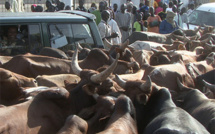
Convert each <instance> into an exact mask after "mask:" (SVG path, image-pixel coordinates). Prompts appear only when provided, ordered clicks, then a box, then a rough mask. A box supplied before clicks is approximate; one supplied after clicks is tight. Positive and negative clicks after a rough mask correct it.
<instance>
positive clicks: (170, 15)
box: [166, 11, 176, 28]
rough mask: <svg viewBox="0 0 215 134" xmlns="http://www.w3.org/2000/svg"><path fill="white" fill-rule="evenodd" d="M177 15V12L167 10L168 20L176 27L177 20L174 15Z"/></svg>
mask: <svg viewBox="0 0 215 134" xmlns="http://www.w3.org/2000/svg"><path fill="white" fill-rule="evenodd" d="M175 16H176V14H175V13H174V12H172V11H167V14H166V21H167V22H168V23H170V24H171V25H172V27H173V28H175V27H176V24H175V21H174V17H175Z"/></svg>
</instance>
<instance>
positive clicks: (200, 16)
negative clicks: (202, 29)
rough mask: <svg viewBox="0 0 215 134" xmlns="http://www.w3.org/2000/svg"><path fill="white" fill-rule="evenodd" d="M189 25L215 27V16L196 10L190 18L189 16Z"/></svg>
mask: <svg viewBox="0 0 215 134" xmlns="http://www.w3.org/2000/svg"><path fill="white" fill-rule="evenodd" d="M188 20H189V24H193V25H198V26H203V24H205V25H210V26H215V23H214V22H215V14H214V13H210V12H205V11H200V10H194V11H193V12H192V13H191V14H190V15H189V16H188Z"/></svg>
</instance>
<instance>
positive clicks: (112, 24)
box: [108, 11, 122, 45]
mask: <svg viewBox="0 0 215 134" xmlns="http://www.w3.org/2000/svg"><path fill="white" fill-rule="evenodd" d="M108 24H109V25H110V27H111V33H117V34H118V36H117V37H116V38H112V39H111V40H112V43H113V44H114V45H119V44H121V38H122V35H121V32H120V30H119V26H118V24H117V22H116V21H115V20H114V11H111V12H110V21H108Z"/></svg>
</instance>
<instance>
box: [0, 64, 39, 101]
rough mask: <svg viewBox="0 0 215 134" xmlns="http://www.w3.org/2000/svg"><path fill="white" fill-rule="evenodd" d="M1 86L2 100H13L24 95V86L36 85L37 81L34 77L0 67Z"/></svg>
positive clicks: (0, 95)
mask: <svg viewBox="0 0 215 134" xmlns="http://www.w3.org/2000/svg"><path fill="white" fill-rule="evenodd" d="M0 86H1V88H0V92H1V94H0V100H1V101H3V100H7V101H11V100H15V99H18V98H20V97H21V96H22V95H24V89H23V88H24V87H36V86H37V82H36V80H35V79H33V78H27V77H25V76H22V75H19V74H16V73H13V72H11V71H9V70H6V69H3V68H0Z"/></svg>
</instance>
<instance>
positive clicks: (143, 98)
mask: <svg viewBox="0 0 215 134" xmlns="http://www.w3.org/2000/svg"><path fill="white" fill-rule="evenodd" d="M148 100H149V97H148V96H147V95H146V94H143V93H142V94H138V95H137V101H138V102H139V103H140V104H144V105H146V103H147V102H148Z"/></svg>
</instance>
